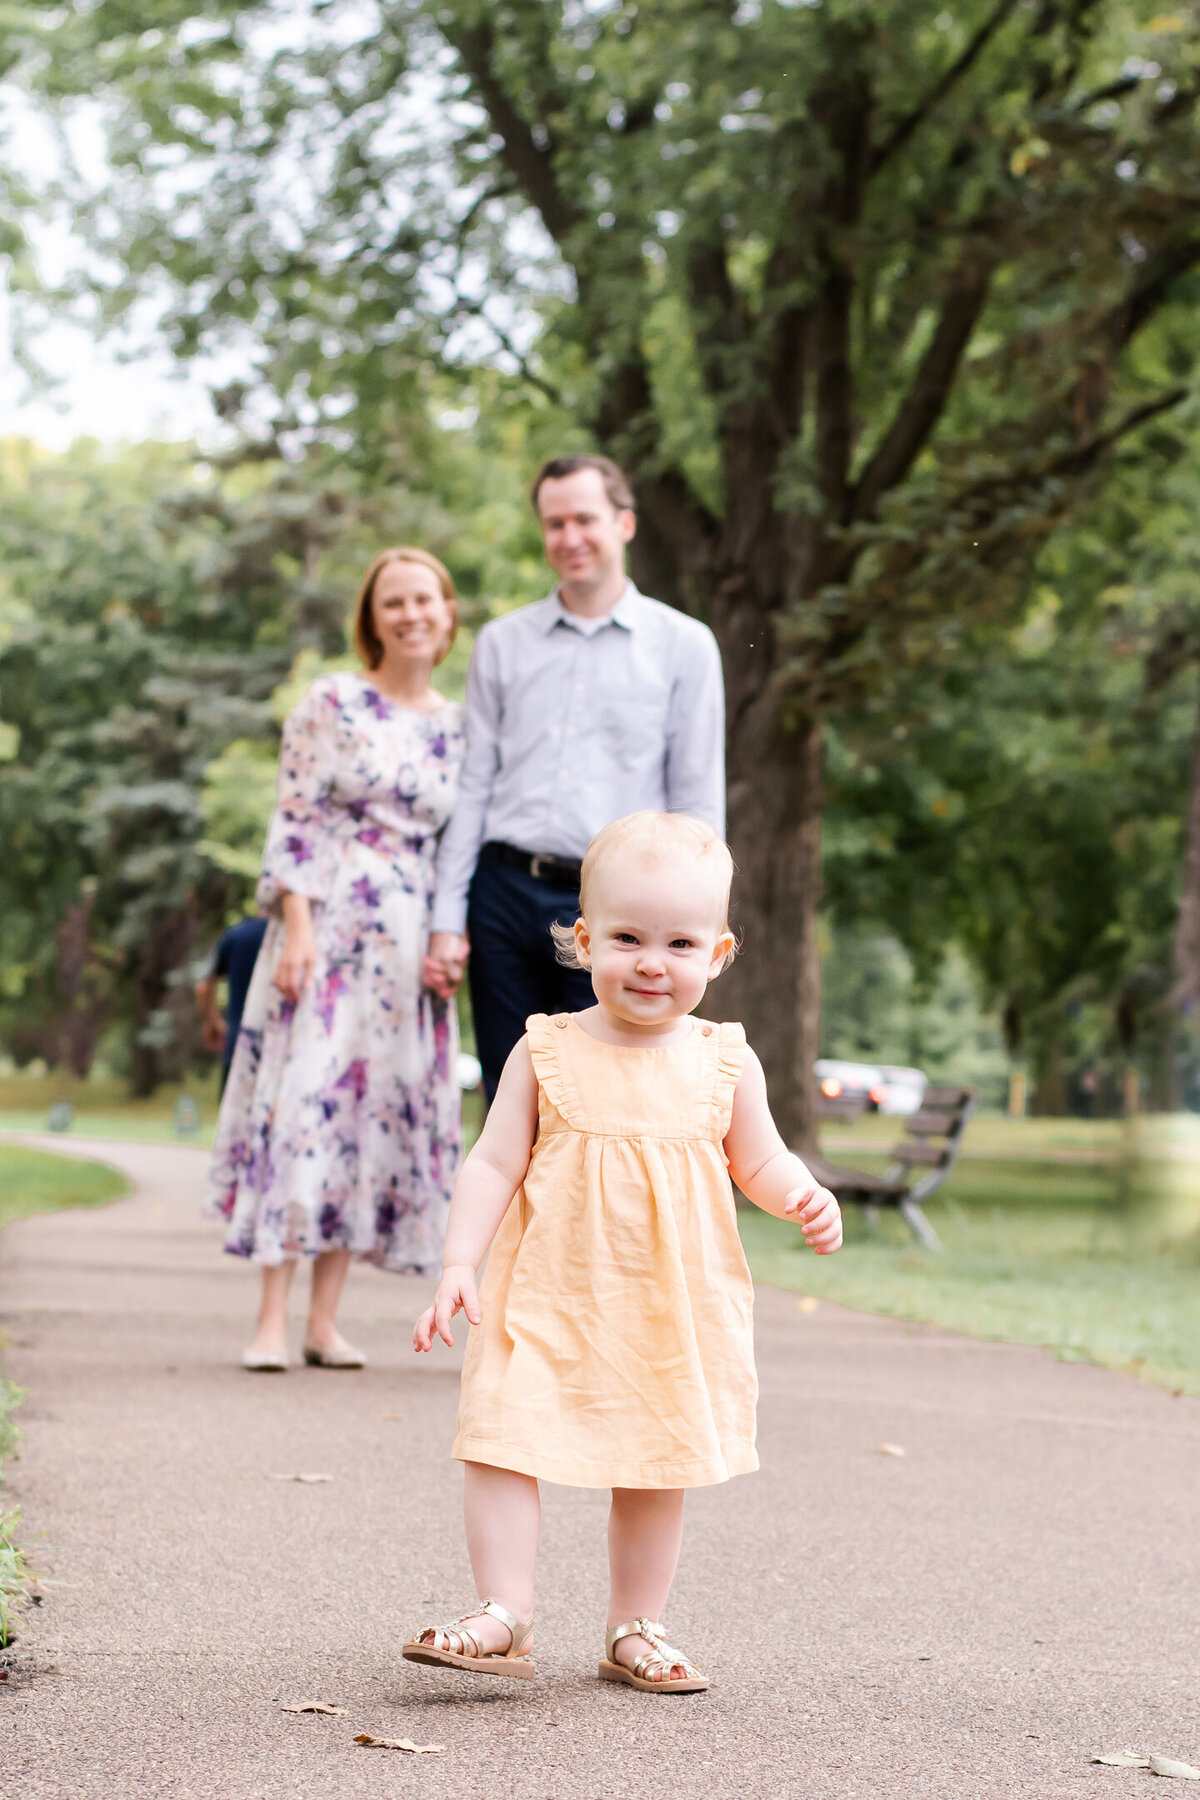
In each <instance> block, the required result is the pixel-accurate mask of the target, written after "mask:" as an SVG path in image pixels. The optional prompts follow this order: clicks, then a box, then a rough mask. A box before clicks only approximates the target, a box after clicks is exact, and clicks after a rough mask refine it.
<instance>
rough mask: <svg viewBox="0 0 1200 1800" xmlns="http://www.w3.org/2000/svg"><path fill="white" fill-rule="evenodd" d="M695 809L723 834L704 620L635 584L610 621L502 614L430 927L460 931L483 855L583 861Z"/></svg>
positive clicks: (473, 695) (720, 694)
mask: <svg viewBox="0 0 1200 1800" xmlns="http://www.w3.org/2000/svg"><path fill="white" fill-rule="evenodd" d="M644 808H645V809H650V810H652V811H655V812H687V813H694V814H695V815H696V816H697V817H698V818H701V819H706V820H707V821H708V823H709V824H710V825H712V826H713V827H714V828H715V829H716V830H717V831H719V832H721V834H722V835H724V831H725V691H724V684H723V681H722V676H721V656H720V652H719V650H718V649H717V642H716V639H715V638H714V637H713V634H712V632H711V631H710V630H709V629H708V626H707V625H702V624H701V623H700V621H699V620H698V619H691V618H689V617H688V616H687V614H686V613H681V612H678V611H677V610H676V609H675V608H674V607H673V606H664V605H663V604H662V603H661V601H658V600H648V599H647V598H646V596H645V595H644V594H639V593H638V591H637V589H636V588H635V587H634V585H633V583H632V582H629V583H627V585H626V588H625V592H624V593H623V594H622V596H621V598H620V599H619V600H618V602H617V604H616V605H615V606H614V608H613V610H612V611H611V612H610V613H608V614H607V615H606V616H605V617H604V618H602V619H584V618H580V617H579V616H578V615H577V614H575V613H571V612H568V611H567V609H566V608H565V607H564V606H563V604H562V602H561V601H560V599H559V597H558V592H557V589H556V590H555V592H554V593H552V594H551V595H550V597H549V598H548V599H546V600H540V601H538V602H537V604H536V605H534V606H525V607H522V608H521V610H520V611H519V612H515V613H508V614H507V615H506V616H505V617H503V618H499V619H493V620H492V621H491V622H490V623H489V624H487V625H485V626H484V628H483V630H482V631H481V632H480V633H479V636H478V638H477V639H476V642H475V650H474V654H473V656H472V658H471V669H470V673H469V675H468V677H467V754H466V761H465V763H464V764H463V771H462V778H461V781H460V784H459V790H458V800H457V802H456V804H455V808H454V812H453V814H452V816H451V819H450V822H449V824H448V825H447V827H446V832H445V836H444V837H443V839H442V845H441V850H440V853H439V856H438V882H437V894H436V897H435V899H434V908H433V922H432V929H433V930H434V931H462V930H463V928H464V926H465V924H466V918H467V889H468V888H469V887H470V885H471V877H472V875H473V874H474V872H475V864H476V862H477V860H478V857H479V850H480V846H481V845H482V844H485V843H489V842H499V843H504V844H514V845H515V846H516V847H517V849H518V850H527V851H529V852H530V854H531V855H535V856H561V857H565V858H569V859H570V860H571V861H575V862H577V861H578V860H579V859H580V858H581V857H582V856H583V853H584V851H585V850H586V849H587V847H588V845H589V843H590V842H591V840H592V838H593V837H595V835H596V833H597V832H598V831H599V830H600V829H601V827H602V826H604V825H608V824H610V823H611V822H612V820H613V819H620V818H623V817H624V816H625V814H626V813H632V812H640V811H642V810H643V809H644Z"/></svg>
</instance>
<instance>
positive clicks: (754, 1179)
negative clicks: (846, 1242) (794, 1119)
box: [725, 1046, 842, 1256]
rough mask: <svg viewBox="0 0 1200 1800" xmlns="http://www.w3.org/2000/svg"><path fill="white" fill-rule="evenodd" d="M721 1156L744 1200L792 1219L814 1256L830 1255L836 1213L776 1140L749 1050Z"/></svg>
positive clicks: (836, 1241)
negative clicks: (723, 1152)
mask: <svg viewBox="0 0 1200 1800" xmlns="http://www.w3.org/2000/svg"><path fill="white" fill-rule="evenodd" d="M725 1154H726V1156H727V1157H728V1158H729V1173H730V1174H731V1175H732V1176H733V1179H734V1180H735V1181H736V1183H737V1185H738V1186H739V1187H740V1188H741V1190H742V1192H743V1194H745V1196H746V1198H747V1200H753V1202H754V1204H755V1206H761V1207H762V1209H763V1211H764V1212H769V1213H774V1214H775V1217H776V1218H777V1219H784V1218H795V1219H797V1220H798V1221H799V1222H800V1223H801V1225H802V1226H803V1228H804V1241H805V1243H806V1244H807V1245H808V1246H809V1248H810V1249H812V1250H815V1251H816V1253H817V1255H818V1256H832V1254H833V1252H834V1251H835V1250H836V1249H838V1247H839V1246H840V1244H841V1241H842V1215H841V1210H840V1208H839V1207H838V1203H837V1201H836V1200H835V1199H834V1197H833V1195H832V1194H831V1193H830V1192H829V1189H828V1188H823V1187H820V1186H818V1184H817V1182H816V1181H814V1179H813V1177H812V1175H811V1173H810V1172H809V1170H808V1169H806V1168H805V1166H804V1164H803V1163H802V1162H801V1160H800V1158H799V1157H798V1156H795V1155H793V1153H792V1152H791V1151H790V1150H789V1149H788V1147H787V1145H786V1144H785V1143H784V1141H783V1139H782V1138H781V1137H780V1135H779V1131H778V1129H777V1127H776V1124H775V1121H774V1119H773V1118H772V1117H771V1108H770V1107H769V1106H768V1104H767V1083H766V1078H765V1076H764V1075H763V1070H762V1064H761V1063H760V1062H759V1060H758V1058H757V1056H755V1054H754V1052H753V1050H751V1049H750V1048H749V1047H748V1046H747V1049H746V1062H745V1066H744V1068H743V1069H742V1073H741V1076H740V1078H739V1080H738V1084H737V1087H736V1089H735V1090H734V1095H733V1116H732V1118H731V1120H730V1123H729V1130H728V1132H727V1133H726V1136H725Z"/></svg>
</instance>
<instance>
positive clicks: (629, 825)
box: [550, 812, 734, 969]
mask: <svg viewBox="0 0 1200 1800" xmlns="http://www.w3.org/2000/svg"><path fill="white" fill-rule="evenodd" d="M681 853H682V854H683V855H685V856H690V857H694V859H695V861H696V862H697V863H698V864H699V865H700V866H701V867H702V868H703V869H704V870H705V872H706V873H707V874H708V875H709V876H710V877H711V879H712V883H713V898H714V899H715V900H716V902H717V904H718V906H719V908H720V913H721V930H722V931H723V932H724V931H728V930H729V891H730V888H731V887H732V886H733V876H734V867H733V857H732V856H731V855H730V853H729V846H728V844H727V843H726V842H725V840H724V838H723V837H721V836H719V835H718V833H717V832H715V831H714V830H713V828H712V826H711V825H707V824H706V823H705V822H704V820H703V819H697V818H693V816H692V814H691V813H681V812H676V813H661V812H636V813H629V814H628V815H627V816H626V817H625V818H623V819H614V820H613V822H612V824H611V825H606V826H605V827H604V829H603V831H598V832H597V833H596V835H595V837H594V838H593V839H592V841H591V843H590V844H589V845H588V847H587V854H586V856H585V857H584V859H583V868H582V870H581V872H580V876H579V910H580V912H581V913H582V914H583V917H584V918H585V919H586V918H587V916H588V902H589V899H590V896H591V890H592V885H593V883H594V881H595V879H596V874H597V872H598V871H599V870H600V869H601V868H603V867H604V866H605V864H607V863H613V862H618V861H620V860H621V859H622V858H625V859H629V858H633V857H641V858H647V859H649V860H651V861H653V860H654V859H655V858H657V857H662V856H678V855H680V854H681ZM550 935H551V937H552V938H553V939H554V947H555V952H556V954H557V956H558V960H559V962H561V963H565V964H566V965H567V967H568V968H575V969H578V968H579V967H580V966H581V965H580V962H579V959H578V957H577V956H576V954H575V927H574V926H573V925H560V924H557V923H556V924H554V925H551V927H550ZM733 955H734V952H733V951H732V950H731V951H730V952H729V955H728V956H727V957H726V959H725V960H726V962H727V963H729V962H731V961H732V960H733Z"/></svg>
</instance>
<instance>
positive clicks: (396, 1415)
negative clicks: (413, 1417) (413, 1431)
mask: <svg viewBox="0 0 1200 1800" xmlns="http://www.w3.org/2000/svg"><path fill="white" fill-rule="evenodd" d="M379 1416H380V1418H381V1419H397V1420H403V1418H404V1414H403V1413H380V1415H379Z"/></svg>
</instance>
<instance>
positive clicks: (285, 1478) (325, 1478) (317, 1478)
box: [267, 1475, 333, 1482]
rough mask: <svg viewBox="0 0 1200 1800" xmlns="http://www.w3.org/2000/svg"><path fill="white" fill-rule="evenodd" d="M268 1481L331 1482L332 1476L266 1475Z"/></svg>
mask: <svg viewBox="0 0 1200 1800" xmlns="http://www.w3.org/2000/svg"><path fill="white" fill-rule="evenodd" d="M267 1480H268V1481H307V1482H313V1481H332V1480H333V1476H332V1475H268V1476H267Z"/></svg>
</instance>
